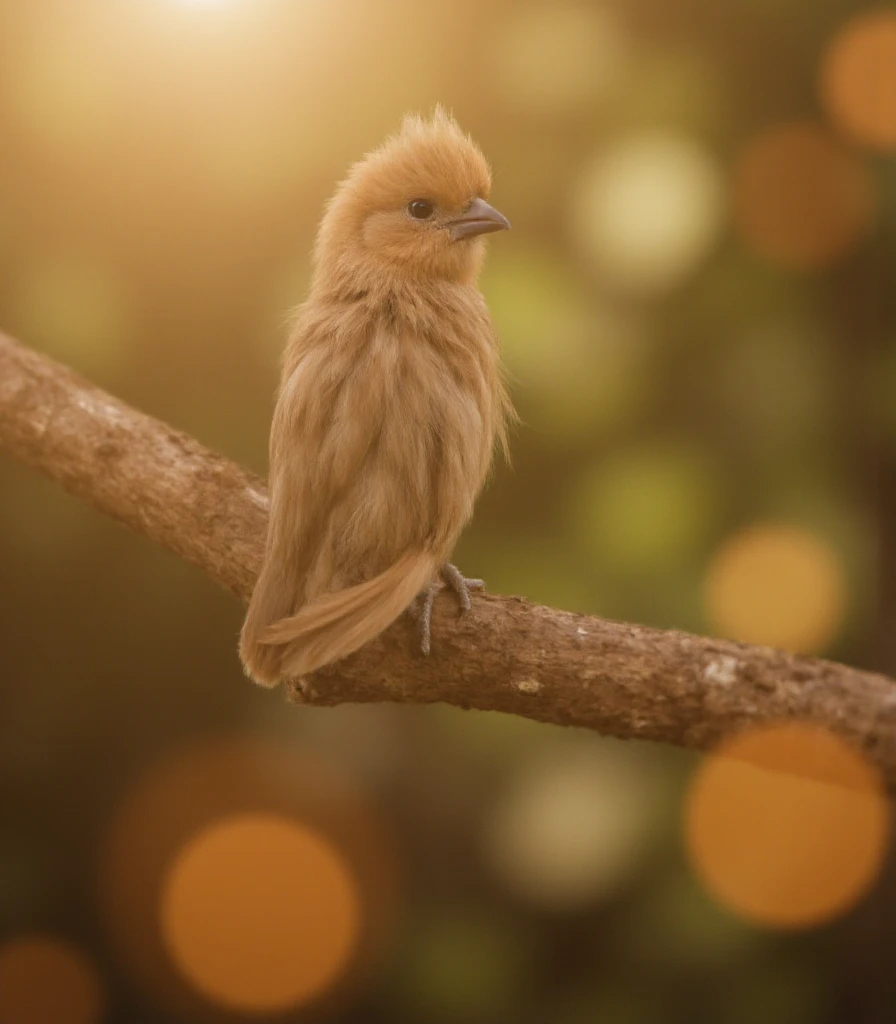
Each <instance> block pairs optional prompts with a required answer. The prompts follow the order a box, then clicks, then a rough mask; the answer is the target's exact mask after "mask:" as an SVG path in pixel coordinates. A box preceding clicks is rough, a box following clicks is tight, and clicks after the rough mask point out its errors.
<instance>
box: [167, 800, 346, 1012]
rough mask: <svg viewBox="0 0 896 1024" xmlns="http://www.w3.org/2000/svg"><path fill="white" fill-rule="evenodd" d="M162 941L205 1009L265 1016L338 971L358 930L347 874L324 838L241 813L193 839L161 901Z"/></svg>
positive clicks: (316, 989)
mask: <svg viewBox="0 0 896 1024" xmlns="http://www.w3.org/2000/svg"><path fill="white" fill-rule="evenodd" d="M161 914H162V933H163V936H164V938H165V941H166V945H167V947H168V950H169V952H170V954H171V956H172V958H173V959H174V961H175V963H176V964H177V966H178V968H179V969H180V970H181V971H182V973H183V974H184V975H185V976H186V977H187V978H188V979H189V981H190V982H191V983H192V984H193V985H195V986H196V988H198V989H199V990H200V991H201V992H202V993H204V995H205V996H206V997H207V998H208V999H209V1000H211V1001H212V1002H214V1003H218V1004H221V1005H222V1006H225V1007H227V1008H229V1009H232V1010H236V1011H239V1012H243V1013H275V1012H281V1011H284V1010H287V1009H291V1008H293V1007H296V1006H299V1005H302V1004H304V1003H306V1002H308V1001H309V1000H311V999H313V998H315V997H317V996H319V995H320V993H321V992H322V991H324V990H325V989H326V988H327V987H328V986H329V985H330V984H331V983H332V982H333V981H334V979H336V978H338V977H339V976H340V974H342V972H343V971H344V970H345V968H346V965H347V963H348V960H349V958H350V957H351V954H352V952H353V950H354V946H355V943H356V941H357V937H358V931H359V927H360V917H361V915H360V905H359V899H358V893H357V891H356V888H355V883H354V879H353V877H352V874H351V871H350V870H349V868H348V866H347V864H346V863H345V862H344V860H343V858H342V857H341V856H340V854H339V852H338V850H336V849H335V848H334V847H333V846H332V845H331V844H330V843H328V842H327V841H326V839H325V838H324V837H322V836H321V835H319V834H318V833H316V832H314V831H313V830H311V829H308V828H306V827H304V826H303V825H301V824H300V823H298V822H295V821H290V820H289V819H288V818H281V817H276V816H274V815H259V814H256V815H243V816H241V817H236V818H231V819H229V820H226V821H223V822H220V823H217V824H215V825H212V826H210V827H209V828H207V829H205V830H204V831H202V832H200V833H199V835H197V836H196V837H194V838H193V839H192V840H191V841H190V842H189V843H188V844H187V846H186V847H185V848H184V849H183V850H182V851H181V853H180V854H179V855H178V857H177V859H176V860H175V862H174V864H173V865H172V867H171V869H170V871H169V873H168V877H167V879H166V881H165V886H164V890H163V895H162V907H161Z"/></svg>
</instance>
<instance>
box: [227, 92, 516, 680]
mask: <svg viewBox="0 0 896 1024" xmlns="http://www.w3.org/2000/svg"><path fill="white" fill-rule="evenodd" d="M491 184H492V174H491V170H490V167H489V164H488V162H487V160H486V158H485V156H484V155H483V153H482V150H481V149H480V148H479V146H478V145H477V144H476V143H475V142H474V141H473V140H472V139H471V138H470V136H469V135H468V134H467V133H466V132H464V131H463V129H462V128H461V127H460V126H459V124H458V123H457V121H456V120H455V118H454V117H453V115H452V114H450V113H449V112H448V111H447V110H446V109H445V108H444V107H442V106H437V107H436V108H435V109H434V110H433V111H432V112H431V113H429V114H426V115H421V114H410V115H407V116H406V117H405V118H404V119H403V121H402V122H401V125H400V127H399V129H398V130H397V131H396V132H395V133H394V134H393V135H391V136H390V137H389V138H387V139H386V141H385V142H383V143H382V144H381V145H380V146H378V147H377V148H376V149H374V150H372V151H371V152H369V153H368V154H367V155H366V156H364V157H363V158H362V159H361V160H359V161H358V162H357V163H355V164H354V165H352V166H351V167H350V168H349V170H348V173H347V175H346V177H345V178H344V179H343V180H342V182H341V183H340V184H339V185H338V186H337V188H336V190H335V192H334V194H333V196H332V198H331V199H330V201H329V203H328V204H327V206H326V208H325V211H324V214H323V217H322V220H321V223H320V227H319V230H318V233H317V237H316V241H315V246H314V252H313V262H312V275H311V282H310V287H309V291H308V295H307V299H306V300H305V301H304V302H303V303H302V305H300V306H299V307H298V309H297V311H296V313H295V316H294V320H293V323H292V328H291V331H290V335H289V339H288V341H287V344H286V347H285V349H284V353H283V359H282V366H281V375H280V384H279V388H278V391H277V398H276V403H275V408H274V413H273V418H272V422H271V433H270V446H269V466H270V472H269V495H270V517H269V524H268V531H267V538H266V544H265V553H264V559H263V563H262V568H261V572H260V574H259V576H258V579H257V582H256V584H255V587H254V590H253V593H252V596H251V600H250V602H249V607H248V610H247V613H246V618H245V621H244V623H243V626H242V630H241V633H240V642H239V654H240V659H241V661H242V664H243V667H244V670H245V672H246V674H247V675H248V676H249V677H250V678H251V679H253V680H254V681H255V682H257V683H259V684H260V685H263V686H268V687H271V686H276V685H277V684H278V683H279V682H281V681H282V680H284V679H301V678H303V677H305V676H307V675H309V674H311V673H313V672H316V671H318V670H320V669H322V668H324V667H325V666H330V665H332V664H334V663H335V662H337V661H339V660H340V659H342V658H344V657H346V656H348V655H349V654H351V653H353V652H354V651H356V650H358V649H359V648H360V647H362V646H363V645H364V644H366V643H368V642H369V641H370V640H372V639H373V638H374V637H376V636H377V635H378V634H379V633H381V632H382V631H383V630H385V629H386V628H387V627H388V626H389V625H391V624H392V623H393V622H394V621H395V620H396V619H398V618H399V617H400V616H401V615H402V613H404V612H408V613H409V614H410V616H411V617H412V618H413V619H415V620H416V623H417V628H418V634H419V646H420V650H421V651H422V653H423V654H424V655H426V654H429V652H430V646H431V624H430V622H431V620H430V616H431V611H432V605H433V601H434V599H435V596H436V595H437V594H438V593H439V592H440V591H442V590H446V589H447V590H448V591H449V592H453V594H454V595H455V597H456V600H457V602H458V604H459V606H460V613H461V614H462V613H464V612H466V611H469V609H470V608H471V599H470V592H471V591H473V590H476V589H481V588H482V586H483V584H482V581H481V580H476V579H467V578H466V577H464V576H463V575H462V573H461V572H460V571H459V570H458V569H457V568H456V567H455V566H454V565H453V564H452V563H451V561H450V557H451V553H452V550H453V548H454V546H455V543H456V541H457V539H458V537H459V535H460V533H461V531H462V530H463V528H464V526H465V525H466V524H467V522H468V521H469V519H470V518H471V516H472V513H473V506H474V503H475V501H476V498H477V496H478V495H479V492H480V490H481V489H482V487H483V485H484V483H485V481H486V478H487V476H488V473H489V471H490V467H491V466H492V464H493V461H494V454H495V452H496V451H497V450H501V451H503V453H504V455H505V456H507V454H508V428H509V425H510V424H511V423H512V421H513V420H514V417H515V413H514V410H513V406H512V403H511V399H510V397H509V390H508V386H507V382H506V374H505V371H504V368H503V366H502V362H501V358H500V352H499V347H498V341H497V337H496V333H495V330H494V328H493V325H492V322H491V319H490V316H489V312H488V308H487V306H486V303H485V300H484V298H483V295H482V293H481V292H480V290H479V288H478V285H477V280H478V276H479V273H480V270H481V268H482V265H483V260H484V256H485V236H486V235H488V234H490V233H493V232H497V231H502V230H506V229H508V228H509V227H510V222H509V221H508V219H507V218H506V217H505V216H504V215H503V214H502V213H500V212H499V211H498V210H497V209H495V207H494V206H492V205H491V204H490V203H489V202H488V198H489V193H490V189H491Z"/></svg>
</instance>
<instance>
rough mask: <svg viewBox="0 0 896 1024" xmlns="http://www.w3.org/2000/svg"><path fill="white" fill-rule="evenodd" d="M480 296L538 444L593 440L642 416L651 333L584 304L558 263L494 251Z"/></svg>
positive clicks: (586, 299) (629, 316)
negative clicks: (485, 301)
mask: <svg viewBox="0 0 896 1024" xmlns="http://www.w3.org/2000/svg"><path fill="white" fill-rule="evenodd" d="M483 288H484V290H485V292H486V294H487V295H488V299H489V308H490V310H491V313H492V317H493V318H494V322H495V326H496V328H497V330H498V333H499V336H500V338H501V350H502V355H503V357H504V359H505V360H506V363H507V366H508V368H509V370H510V373H511V375H512V378H513V380H514V381H515V382H518V384H519V391H520V395H519V402H520V403H521V404H522V405H523V407H524V419H525V420H526V421H527V422H529V423H532V425H533V426H535V427H537V430H538V433H539V435H540V436H542V437H551V438H563V439H566V440H575V439H577V438H582V437H586V438H593V437H594V436H595V435H596V434H597V433H599V432H602V431H606V430H609V429H612V428H614V427H618V426H619V425H620V424H622V423H625V422H629V421H631V420H632V419H634V418H635V417H636V416H637V414H638V412H639V411H640V410H642V409H643V408H644V406H645V404H646V402H647V400H648V398H649V395H650V385H651V382H652V379H653V377H652V374H651V368H652V366H653V360H652V359H651V356H652V355H653V352H654V347H655V346H654V344H653V338H652V332H651V331H649V330H648V329H647V327H646V325H645V324H644V322H643V318H638V317H637V316H636V315H635V314H634V313H632V312H631V311H622V310H619V309H616V308H614V307H613V306H611V305H609V304H603V303H598V302H597V301H596V300H595V299H594V297H593V296H589V295H588V294H587V291H586V289H585V288H583V287H582V286H581V283H580V282H579V281H578V280H577V279H576V278H575V277H574V276H573V275H572V274H571V273H570V271H569V267H568V266H566V265H565V264H564V263H563V261H562V259H561V258H560V257H559V255H554V254H551V253H549V252H546V251H545V250H544V249H535V248H526V247H525V246H524V245H520V246H517V247H516V248H515V249H513V250H510V251H503V250H496V251H495V252H493V253H490V254H489V261H488V264H487V265H486V271H485V274H484V275H483Z"/></svg>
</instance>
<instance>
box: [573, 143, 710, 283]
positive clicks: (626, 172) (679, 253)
mask: <svg viewBox="0 0 896 1024" xmlns="http://www.w3.org/2000/svg"><path fill="white" fill-rule="evenodd" d="M725 192H726V190H725V184H724V180H723V177H722V173H721V170H720V168H719V166H718V164H717V162H716V160H715V159H714V158H713V157H712V155H711V154H710V153H708V152H707V151H706V150H704V149H703V147H702V146H701V145H700V144H699V143H697V142H694V141H692V140H691V139H689V138H687V137H685V136H683V135H679V134H677V133H674V132H667V131H659V130H656V131H650V132H644V133H641V134H638V135H635V136H633V137H631V138H628V139H625V140H623V141H621V142H619V143H617V144H616V145H615V146H613V147H611V148H609V149H608V150H607V151H605V152H601V153H600V154H599V155H598V156H597V157H596V159H595V160H593V161H592V162H591V163H590V164H588V165H587V166H586V167H585V168H584V170H583V171H582V174H581V176H580V179H579V182H578V184H577V186H576V191H575V194H574V197H573V202H572V203H571V204H570V211H571V223H570V229H571V232H572V234H573V237H574V239H575V240H576V241H577V243H578V245H579V247H580V249H581V251H582V253H583V254H584V255H585V257H586V258H587V259H588V260H589V261H591V262H592V263H593V264H594V267H595V269H596V271H597V272H598V273H599V274H601V275H602V276H604V277H606V278H607V279H608V280H609V281H610V282H611V283H613V284H616V285H618V286H620V287H622V288H624V289H631V290H633V291H639V292H654V291H664V290H667V289H669V288H673V287H675V286H677V285H679V284H681V283H682V282H683V281H684V280H686V279H687V277H688V276H689V275H690V274H692V273H693V272H694V270H695V269H696V268H697V266H698V265H699V264H700V261H701V260H702V259H703V258H704V257H705V256H706V254H707V253H708V251H709V249H710V247H711V246H712V244H713V243H714V242H715V240H716V238H717V237H718V234H719V231H720V229H721V226H722V223H723V220H724V217H725V212H726V194H725Z"/></svg>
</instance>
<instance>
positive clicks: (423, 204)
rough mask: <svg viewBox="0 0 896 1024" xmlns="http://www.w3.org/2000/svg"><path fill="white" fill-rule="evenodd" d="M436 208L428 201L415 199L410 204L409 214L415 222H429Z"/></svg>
mask: <svg viewBox="0 0 896 1024" xmlns="http://www.w3.org/2000/svg"><path fill="white" fill-rule="evenodd" d="M435 212H436V208H435V207H434V206H433V204H432V203H431V202H430V201H429V200H428V199H413V200H411V202H409V203H408V213H409V214H410V215H411V216H412V217H413V218H414V220H429V218H430V217H431V216H432V215H433V214H434V213H435Z"/></svg>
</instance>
